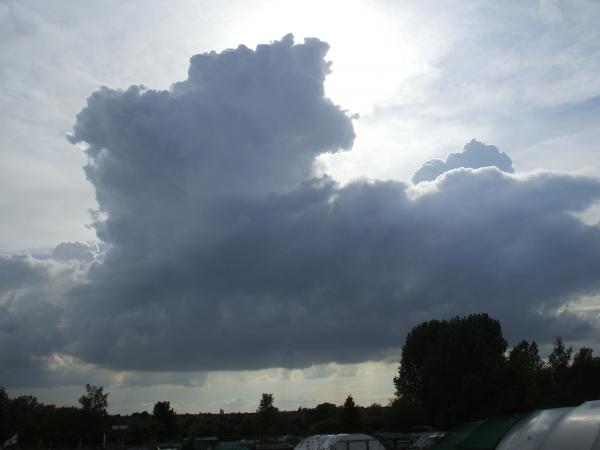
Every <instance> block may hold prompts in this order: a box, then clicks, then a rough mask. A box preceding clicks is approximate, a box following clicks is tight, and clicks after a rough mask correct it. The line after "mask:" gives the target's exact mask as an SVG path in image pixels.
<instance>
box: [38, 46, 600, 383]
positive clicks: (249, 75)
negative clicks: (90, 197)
mask: <svg viewBox="0 0 600 450" xmlns="http://www.w3.org/2000/svg"><path fill="white" fill-rule="evenodd" d="M326 51H327V45H326V44H324V43H323V42H321V41H319V40H317V39H309V40H306V41H305V42H304V43H303V44H295V43H294V41H293V38H292V37H291V36H286V37H284V38H283V39H282V40H280V41H276V42H273V43H271V44H269V45H262V46H259V47H258V48H257V49H256V50H250V49H248V48H246V47H238V48H237V49H235V50H228V51H225V52H222V53H214V52H213V53H209V54H203V55H197V56H194V57H193V58H192V59H191V63H190V70H189V77H188V79H187V80H185V81H183V82H180V83H176V84H174V85H173V86H172V88H171V89H170V90H167V91H152V90H146V89H144V88H142V87H139V86H137V87H131V88H129V89H127V90H124V91H116V90H111V89H108V88H103V89H101V90H99V91H97V92H95V93H94V94H92V96H91V97H90V98H89V100H88V104H87V106H86V107H85V108H84V109H83V110H82V111H81V113H80V114H79V115H78V117H77V122H76V124H75V126H74V130H73V133H72V135H71V137H70V139H71V141H72V142H74V143H83V144H85V145H86V146H87V154H88V157H89V162H88V164H87V166H86V168H85V170H86V173H87V176H88V179H89V180H90V182H91V183H92V184H93V186H94V188H95V190H96V195H97V199H98V205H99V208H100V210H101V212H102V214H101V215H100V216H102V217H105V219H102V220H98V221H97V222H96V223H95V225H94V226H95V227H96V230H97V233H98V236H99V238H101V239H102V240H103V241H104V242H106V243H107V244H109V250H108V251H107V253H106V254H105V255H104V257H103V258H102V260H98V261H95V262H93V263H91V266H90V267H91V268H90V270H89V272H88V273H87V278H86V280H85V282H82V283H78V284H77V285H76V286H75V287H74V288H72V289H70V290H69V293H68V295H67V296H66V298H67V299H66V300H65V302H64V304H62V305H61V309H60V311H61V312H60V315H61V324H62V325H61V327H60V330H61V339H62V341H61V342H62V343H61V347H60V351H63V352H66V353H68V354H70V355H73V356H74V357H76V358H79V359H81V360H83V361H86V362H89V363H94V364H98V365H100V366H103V367H109V368H113V369H119V370H148V371H150V370H156V371H191V370H223V369H258V368H265V367H306V366H309V365H312V364H318V363H326V362H332V361H335V362H340V363H342V362H359V361H365V360H375V359H380V358H385V357H387V356H388V355H389V354H390V352H395V353H393V354H395V355H397V356H399V355H398V353H397V351H398V348H399V347H400V346H401V344H402V342H403V340H404V337H405V334H406V332H407V331H408V329H409V328H410V326H412V325H414V324H416V323H418V322H420V321H422V320H425V319H428V318H431V317H447V316H449V315H453V314H462V313H468V312H480V311H487V312H489V313H490V314H492V315H493V316H495V317H497V318H499V319H501V320H502V322H503V324H504V325H505V330H506V332H507V334H508V336H509V337H518V338H520V337H525V338H537V339H542V340H543V339H550V338H551V337H552V336H554V335H555V334H557V333H560V334H562V335H563V336H564V337H566V338H578V337H590V336H595V333H596V332H597V329H596V328H595V324H594V323H593V321H591V320H587V319H586V318H585V317H583V318H582V317H579V316H573V315H569V314H566V313H563V314H557V313H556V311H557V310H559V309H560V307H561V306H562V305H564V304H566V303H567V302H570V301H572V300H574V299H577V298H578V296H581V295H583V294H590V293H597V292H598V291H599V290H600V279H599V278H598V276H597V270H598V267H600V228H599V227H597V226H590V225H586V224H584V223H583V222H581V221H580V220H579V219H578V218H576V217H575V215H574V214H573V213H578V212H582V211H584V210H586V209H587V208H588V207H589V206H590V205H591V204H592V203H593V202H594V201H597V200H598V199H599V198H600V180H598V179H596V178H592V177H585V176H578V175H568V174H553V173H543V172H537V173H532V174H519V173H517V174H514V173H512V172H513V170H512V163H511V161H510V158H509V157H508V156H507V155H505V154H504V153H500V152H499V151H498V150H497V149H495V147H488V146H484V145H483V144H481V143H478V142H476V141H472V142H471V143H469V144H467V146H466V147H465V149H464V151H463V152H462V153H460V154H455V156H450V157H449V158H448V160H447V161H446V163H442V164H441V165H444V167H443V170H441V172H440V173H437V174H436V175H435V176H434V175H432V174H430V175H427V176H426V177H425V178H423V179H427V180H431V181H430V182H429V183H420V184H417V185H413V184H412V183H405V182H400V181H388V182H379V181H374V182H369V181H356V182H353V183H349V184H347V185H344V186H340V185H338V184H337V183H336V182H335V181H334V180H332V179H330V178H327V177H323V178H314V177H313V172H312V164H313V161H314V158H315V157H316V156H317V155H318V154H320V153H322V152H327V151H338V150H343V149H348V148H349V147H350V146H351V145H352V142H353V139H354V132H353V128H352V122H351V119H350V118H349V117H348V116H347V114H346V113H345V112H344V111H343V110H342V109H341V108H340V107H338V106H336V105H335V104H333V103H332V102H331V101H330V100H329V99H327V98H326V97H325V96H324V89H323V82H324V79H325V76H326V74H327V73H328V70H329V65H328V63H327V62H326V61H325V60H324V56H325V53H326ZM471 150H472V151H471ZM456 155H458V156H456ZM490 155H491V157H490V158H488V156H490ZM455 160H456V161H458V162H456V161H455ZM442 172H444V174H443V176H438V175H440V174H441V173H442ZM48 351H50V350H48Z"/></svg>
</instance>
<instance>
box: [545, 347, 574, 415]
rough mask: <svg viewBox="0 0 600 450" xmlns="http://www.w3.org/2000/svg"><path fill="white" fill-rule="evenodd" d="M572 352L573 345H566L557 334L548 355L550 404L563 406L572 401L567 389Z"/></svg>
mask: <svg viewBox="0 0 600 450" xmlns="http://www.w3.org/2000/svg"><path fill="white" fill-rule="evenodd" d="M572 354H573V347H571V346H569V347H566V346H565V344H564V343H563V341H562V339H561V338H560V336H557V337H556V339H555V340H554V345H553V348H552V352H551V353H550V355H549V356H548V370H549V376H550V379H551V386H552V388H551V394H550V399H551V400H550V406H565V405H568V404H571V403H572V400H571V395H570V392H569V389H568V386H569V367H570V365H571V355H572Z"/></svg>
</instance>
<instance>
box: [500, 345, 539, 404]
mask: <svg viewBox="0 0 600 450" xmlns="http://www.w3.org/2000/svg"><path fill="white" fill-rule="evenodd" d="M505 385H506V393H505V398H504V408H503V409H504V411H505V412H516V411H529V410H532V409H534V408H536V407H539V406H541V404H542V402H543V400H544V395H543V394H544V392H543V391H544V387H547V383H546V382H545V376H544V362H543V361H542V358H541V357H540V354H539V350H538V346H537V344H536V343H535V341H534V342H532V343H531V344H530V343H529V342H528V341H526V340H522V341H521V342H519V343H518V344H517V345H515V346H514V347H513V348H512V350H511V351H510V353H509V355H508V366H507V372H506V379H505Z"/></svg>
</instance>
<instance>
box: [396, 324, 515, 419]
mask: <svg viewBox="0 0 600 450" xmlns="http://www.w3.org/2000/svg"><path fill="white" fill-rule="evenodd" d="M506 347H507V343H506V341H505V340H504V338H503V337H502V328H501V326H500V322H498V321H497V320H494V319H492V318H490V317H489V316H488V315H487V314H471V315H469V316H466V317H455V318H453V319H451V320H441V321H439V320H431V321H428V322H424V323H422V324H420V325H417V326H416V327H414V328H413V329H412V330H411V331H410V332H409V333H408V336H407V337H406V341H405V343H404V346H403V347H402V358H401V361H400V367H399V372H398V376H397V377H396V378H394V384H395V387H396V398H398V399H399V398H406V399H407V400H408V401H410V402H412V403H414V404H416V405H420V406H422V407H423V409H424V411H425V412H426V415H427V418H428V419H429V421H431V422H432V423H433V424H435V425H437V426H448V425H453V424H456V423H461V422H465V421H468V420H475V419H479V418H483V417H487V416H489V415H491V414H494V413H496V412H498V410H499V409H500V406H499V404H500V398H501V396H502V395H504V393H503V392H502V391H501V390H500V389H499V388H498V387H499V378H500V377H501V373H502V372H503V370H504V367H505V364H506V360H505V357H504V353H505V351H506Z"/></svg>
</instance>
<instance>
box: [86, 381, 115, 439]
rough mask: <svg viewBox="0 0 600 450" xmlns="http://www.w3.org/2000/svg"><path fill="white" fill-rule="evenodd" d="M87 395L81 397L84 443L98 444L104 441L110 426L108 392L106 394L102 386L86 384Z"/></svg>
mask: <svg viewBox="0 0 600 450" xmlns="http://www.w3.org/2000/svg"><path fill="white" fill-rule="evenodd" d="M85 391H86V393H85V394H83V395H82V396H81V397H79V404H80V405H81V410H82V412H83V417H82V420H83V426H82V429H81V431H83V432H84V434H83V435H82V436H81V440H82V441H86V442H88V443H97V442H100V441H101V440H102V435H103V433H104V432H105V431H106V427H107V425H108V420H109V418H108V416H107V415H106V408H107V407H108V392H107V393H106V394H105V393H104V388H103V387H102V386H95V385H93V384H92V385H90V384H86V385H85Z"/></svg>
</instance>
